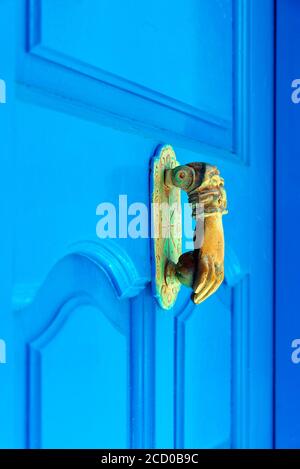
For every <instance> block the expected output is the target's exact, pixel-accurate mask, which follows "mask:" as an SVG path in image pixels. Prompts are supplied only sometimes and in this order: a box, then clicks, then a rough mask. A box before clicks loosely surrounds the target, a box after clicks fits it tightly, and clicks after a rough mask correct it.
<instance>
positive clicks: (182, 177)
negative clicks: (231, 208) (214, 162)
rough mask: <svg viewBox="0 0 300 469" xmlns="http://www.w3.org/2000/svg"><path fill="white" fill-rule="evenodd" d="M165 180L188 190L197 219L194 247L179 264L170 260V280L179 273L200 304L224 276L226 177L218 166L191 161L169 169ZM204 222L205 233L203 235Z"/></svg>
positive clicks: (178, 277) (170, 185)
mask: <svg viewBox="0 0 300 469" xmlns="http://www.w3.org/2000/svg"><path fill="white" fill-rule="evenodd" d="M165 184H166V185H167V186H168V187H172V186H175V187H178V188H180V189H182V190H184V191H185V192H186V193H187V194H188V199H189V203H190V204H191V205H192V216H193V217H194V218H195V219H196V229H195V236H194V250H193V251H189V252H186V253H184V254H182V255H181V256H180V258H179V260H178V262H177V264H175V263H173V262H172V261H169V262H168V264H167V267H166V276H167V282H168V278H169V279H171V278H172V277H174V275H175V276H176V277H177V279H178V280H179V281H180V283H181V284H183V285H186V286H188V287H191V288H192V289H193V291H194V293H193V295H192V299H193V301H194V303H196V304H199V303H201V302H202V301H204V300H206V299H207V298H208V297H209V296H210V295H212V294H213V293H214V292H215V291H216V290H217V289H218V288H219V286H220V285H221V283H222V282H223V279H224V232H223V224H222V215H223V214H224V213H227V212H226V207H227V198H226V192H225V189H224V180H223V178H221V177H220V173H219V171H218V169H217V168H216V167H215V166H211V165H209V164H206V163H190V164H187V165H184V166H177V167H176V168H174V169H166V170H165ZM201 220H202V221H201ZM200 225H201V226H200ZM203 225H204V237H202V236H201V234H203V229H202V227H203ZM198 231H199V232H198ZM201 239H202V242H201Z"/></svg>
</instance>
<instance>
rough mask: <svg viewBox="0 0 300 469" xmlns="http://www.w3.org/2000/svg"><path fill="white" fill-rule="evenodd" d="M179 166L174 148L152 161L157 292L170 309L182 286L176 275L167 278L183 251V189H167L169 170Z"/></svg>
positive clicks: (160, 300) (159, 154)
mask: <svg viewBox="0 0 300 469" xmlns="http://www.w3.org/2000/svg"><path fill="white" fill-rule="evenodd" d="M178 165H179V162H178V161H177V160H176V155H175V152H174V150H173V148H172V147H171V146H170V145H165V146H163V147H160V148H159V149H158V151H157V153H156V154H155V156H154V157H153V159H152V161H151V175H150V179H151V183H150V190H151V202H152V207H151V214H152V220H151V228H152V236H151V239H152V268H153V279H152V283H153V289H154V295H155V297H156V298H157V301H158V303H159V305H160V306H161V307H162V308H164V309H170V308H171V307H172V306H173V305H174V303H175V301H176V298H177V295H178V292H179V289H180V283H179V281H178V280H177V279H176V277H175V275H166V270H167V266H170V265H172V262H174V263H177V261H178V258H179V256H180V255H181V249H182V246H181V245H182V221H181V200H180V192H181V191H180V189H178V188H176V187H172V188H170V187H167V186H166V185H165V181H164V174H165V170H166V169H172V168H175V167H176V166H178Z"/></svg>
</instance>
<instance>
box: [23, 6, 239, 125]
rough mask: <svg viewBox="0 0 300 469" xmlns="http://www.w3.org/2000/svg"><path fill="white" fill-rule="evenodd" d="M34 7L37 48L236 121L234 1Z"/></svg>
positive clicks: (97, 74)
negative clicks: (233, 103)
mask: <svg viewBox="0 0 300 469" xmlns="http://www.w3.org/2000/svg"><path fill="white" fill-rule="evenodd" d="M31 12H32V13H31V14H32V15H33V19H32V23H33V25H32V28H33V31H32V33H31V38H32V43H31V44H32V46H31V47H32V48H33V51H34V52H36V53H37V54H39V55H42V56H46V57H47V56H49V57H51V58H54V60H55V61H57V62H58V63H61V64H62V65H65V63H70V66H71V67H72V68H75V70H79V71H81V67H82V66H84V67H88V69H89V76H94V77H95V78H99V77H102V76H103V79H105V74H107V77H106V80H107V81H110V74H112V75H114V76H115V77H119V79H120V80H123V86H125V87H126V86H128V83H126V81H127V80H129V81H130V82H132V84H133V86H136V87H140V92H141V93H143V88H142V87H144V88H147V89H150V90H153V91H154V92H158V93H162V94H163V95H166V96H168V97H169V98H173V99H175V100H178V101H181V102H182V103H185V104H188V105H191V106H193V107H195V108H198V109H199V110H200V111H205V112H207V113H210V114H212V115H215V116H216V117H217V118H218V119H220V118H223V119H224V120H228V121H229V122H230V121H231V118H232V105H231V103H232V96H231V90H232V59H231V41H232V5H231V2H230V1H229V0H227V1H223V2H218V1H216V0H213V1H210V2H207V1H205V0H204V1H203V0H202V1H200V2H199V0H191V1H189V2H185V1H183V0H181V1H178V2H177V3H176V7H175V8H174V7H172V5H171V4H170V2H168V1H166V0H164V1H159V0H155V1H152V2H151V3H148V4H147V5H146V6H145V5H144V4H143V3H142V2H139V1H137V0H131V1H129V2H126V3H124V2H122V1H121V0H113V1H108V0H104V1H101V2H99V1H97V0H92V1H90V2H89V4H88V5H87V4H86V3H85V2H80V1H79V2H78V1H76V2H74V1H70V0H69V1H67V2H64V3H61V2H59V1H53V0H34V1H33V2H32V4H31ZM70 18H71V21H70V20H69V19H70ZM203 31H205V42H204V41H203V40H202V35H203ZM120 38H122V40H121V41H120ZM95 44H98V47H95ZM217 55H219V60H218V61H212V60H211V57H213V56H215V57H216V56H217ZM71 62H72V64H71ZM153 64H155V67H153ZM220 76H222V86H219V85H220V83H219V77H220Z"/></svg>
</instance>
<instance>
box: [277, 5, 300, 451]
mask: <svg viewBox="0 0 300 469" xmlns="http://www.w3.org/2000/svg"><path fill="white" fill-rule="evenodd" d="M276 16H277V21H276V24H277V54H276V57H277V67H276V77H277V90H276V100H277V107H276V140H277V145H276V149H277V152H276V174H277V176H276V207H277V209H276V219H277V221H276V386H275V389H276V406H275V411H276V412H275V415H276V446H277V447H278V448H300V418H299V416H300V401H299V387H300V365H299V364H296V363H293V362H292V352H293V351H294V350H295V349H294V348H292V341H293V340H294V339H298V338H300V320H299V269H298V265H299V256H300V254H299V243H298V232H299V216H298V208H296V209H295V207H299V204H300V195H299V190H298V183H297V182H296V180H295V177H297V174H298V173H299V169H300V162H299V139H298V135H299V116H300V104H295V103H293V102H292V92H293V91H295V88H292V86H291V85H292V81H293V80H295V79H298V78H300V61H299V46H298V44H299V39H300V4H299V2H297V1H295V0H287V1H282V0H278V1H277V15H276Z"/></svg>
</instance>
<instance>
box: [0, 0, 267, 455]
mask: <svg viewBox="0 0 300 469" xmlns="http://www.w3.org/2000/svg"><path fill="white" fill-rule="evenodd" d="M122 5H123V2H121V1H117V0H115V1H113V2H108V1H103V2H96V1H88V0H82V1H81V2H76V5H75V3H74V2H71V1H69V0H68V1H66V2H60V1H58V0H51V1H50V0H29V1H21V0H20V2H10V1H9V0H3V2H2V3H1V7H0V13H1V14H0V22H1V26H2V27H1V28H0V39H1V41H2V43H9V44H11V46H12V47H11V49H10V50H13V51H14V54H11V53H10V54H9V53H8V52H6V51H5V54H7V55H5V54H4V55H3V58H2V59H1V60H2V61H3V68H2V69H1V71H0V73H2V74H3V76H0V79H5V81H6V84H7V104H6V105H1V106H0V122H1V129H4V130H5V132H3V138H2V140H1V142H0V148H1V158H2V168H1V169H2V171H1V188H2V190H3V194H5V196H6V201H7V204H6V206H5V207H4V209H3V223H4V226H5V228H7V229H5V230H1V232H0V236H1V243H0V246H1V249H2V252H1V259H2V262H1V267H0V269H1V270H0V274H1V284H2V287H3V288H2V289H1V297H0V301H1V307H0V315H1V316H0V318H1V330H0V338H1V339H4V340H5V341H6V343H7V357H8V363H7V365H0V385H1V391H2V390H3V394H2V395H3V398H2V399H1V400H0V416H1V424H0V445H1V446H3V447H33V448H37V447H43V448H44V447H130V446H131V447H152V446H153V447H158V448H161V447H166V448H173V447H187V448H188V447H205V448H212V447H216V448H220V447H269V446H271V444H272V268H273V265H272V252H273V245H272V227H273V224H272V223H273V220H272V216H273V215H272V205H273V199H272V197H273V192H272V175H273V153H272V151H273V148H272V137H273V128H272V98H273V2H272V1H271V0H266V1H265V2H260V1H258V0H256V1H252V2H250V1H242V0H239V1H238V0H236V1H232V2H231V1H229V0H223V1H221V2H220V1H217V0H201V2H196V1H194V0H189V1H181V0H176V1H175V2H174V1H173V2H171V1H170V0H164V1H160V2H158V1H154V2H151V4H148V3H147V4H146V3H145V4H143V3H142V2H139V1H137V0H132V1H130V2H128V9H127V10H126V9H125V11H124V6H122ZM5 16H6V17H7V18H9V19H10V21H8V20H6V19H5V20H4V17H5ZM14 25H15V26H14ZM99 25H102V27H99ZM14 28H15V29H14ZM175 52H176V53H175ZM4 75H5V76H4ZM164 143H170V144H172V145H174V147H175V151H176V154H177V156H178V160H179V161H180V162H181V163H185V162H191V161H208V162H210V163H213V164H217V165H218V167H219V168H220V170H221V173H222V175H223V176H224V178H225V181H226V188H227V192H228V199H229V211H230V213H229V215H228V216H226V217H224V225H225V233H226V243H227V247H228V249H227V254H226V267H225V270H226V275H225V277H226V278H225V283H224V285H223V286H222V288H221V289H220V290H219V292H218V293H217V294H216V295H214V296H213V297H212V298H210V299H209V300H208V301H207V302H205V303H204V304H203V305H201V306H199V307H197V308H196V307H194V306H193V305H192V304H191V303H190V302H189V292H188V291H186V290H184V289H182V291H181V293H180V295H179V298H178V302H177V303H176V305H175V307H174V309H173V310H172V311H169V312H166V311H163V310H161V309H160V308H159V307H158V306H157V304H156V301H155V299H154V298H153V295H152V293H151V285H150V279H151V263H150V242H149V239H129V238H122V239H116V240H114V243H113V244H111V243H110V242H109V241H108V240H104V241H101V243H100V242H99V240H98V239H97V237H96V223H97V221H98V217H97V216H96V214H95V213H96V207H97V205H98V204H99V203H101V202H104V201H105V202H113V203H115V204H117V203H118V198H119V194H127V196H128V203H132V202H136V201H138V202H144V203H145V204H147V205H149V186H148V181H149V173H148V168H149V160H150V158H151V157H152V155H153V153H154V151H155V148H156V147H157V146H158V145H159V144H164ZM262 177H263V178H264V179H263V180H264V184H262ZM2 200H4V197H3V198H2Z"/></svg>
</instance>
